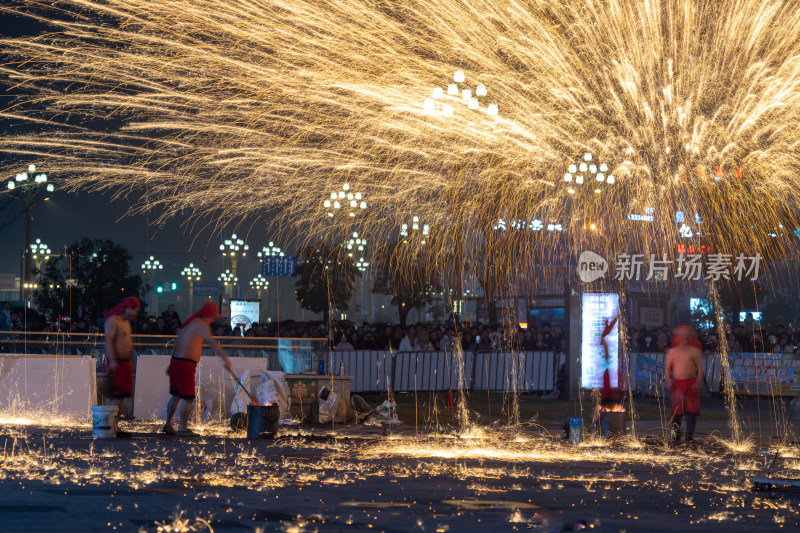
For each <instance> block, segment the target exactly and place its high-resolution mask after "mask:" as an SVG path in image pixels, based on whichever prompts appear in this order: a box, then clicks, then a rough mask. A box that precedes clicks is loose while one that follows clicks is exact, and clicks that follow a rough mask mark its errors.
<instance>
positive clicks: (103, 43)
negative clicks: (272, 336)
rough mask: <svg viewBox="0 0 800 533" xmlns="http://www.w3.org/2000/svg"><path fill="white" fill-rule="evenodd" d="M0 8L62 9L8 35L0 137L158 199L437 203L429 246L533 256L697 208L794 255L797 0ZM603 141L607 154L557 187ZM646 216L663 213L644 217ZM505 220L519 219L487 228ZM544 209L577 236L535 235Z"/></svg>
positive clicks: (711, 226) (303, 213)
mask: <svg viewBox="0 0 800 533" xmlns="http://www.w3.org/2000/svg"><path fill="white" fill-rule="evenodd" d="M0 10H2V11H3V12H5V13H7V14H8V13H15V14H18V15H23V16H29V17H32V18H34V19H38V20H39V21H40V22H43V23H46V24H47V25H48V32H47V33H45V34H43V35H41V36H37V37H35V38H31V37H26V38H19V39H5V40H2V41H0V42H1V43H2V44H1V45H0V46H2V48H3V50H4V52H5V54H6V55H7V57H8V58H10V61H7V62H6V64H5V65H4V66H3V67H2V68H0V72H2V75H3V77H5V78H6V79H7V81H8V85H9V87H10V92H11V93H13V94H16V95H19V98H18V99H17V101H16V102H15V103H14V104H13V105H11V106H9V107H8V108H7V109H5V110H3V111H2V113H1V114H0V117H2V118H4V119H6V120H8V121H10V122H11V123H15V124H27V125H28V126H29V127H26V128H25V129H24V130H20V131H25V133H20V134H17V135H8V136H4V137H3V138H2V139H0V150H2V151H4V152H6V153H7V154H12V155H14V156H25V157H28V158H31V159H34V160H36V162H37V164H39V165H41V166H42V168H45V167H46V168H47V169H48V172H49V173H51V174H52V175H60V176H64V177H65V181H66V184H65V185H66V186H67V187H68V188H72V189H76V190H77V189H89V190H100V191H108V192H110V193H111V194H114V195H117V196H127V197H129V198H135V199H137V200H138V201H139V203H138V205H137V209H140V210H144V209H147V210H155V211H156V212H157V213H158V214H160V215H161V216H162V217H169V216H172V215H174V214H177V213H184V214H189V215H193V216H194V217H195V220H197V221H200V220H203V219H206V218H207V217H209V216H211V217H213V216H215V215H216V216H219V215H222V214H224V215H225V216H224V217H222V220H224V221H229V220H231V218H232V214H235V215H236V216H239V217H242V218H244V217H259V216H260V217H263V219H264V220H266V221H268V223H269V224H271V226H272V230H273V231H279V232H281V234H282V235H283V236H284V238H285V240H290V239H295V240H311V239H317V238H322V239H328V240H329V241H332V242H333V241H334V240H335V239H337V238H339V239H340V238H341V235H342V234H349V232H350V231H352V230H353V229H357V230H358V231H359V232H363V233H365V234H369V235H370V238H371V240H372V241H373V242H382V241H384V240H386V239H393V238H395V237H396V235H395V233H396V228H397V227H398V226H399V225H400V223H402V222H403V221H404V220H408V219H410V218H411V216H412V215H415V214H424V218H425V220H426V223H428V224H430V227H431V229H432V231H431V233H432V235H431V236H430V238H428V239H427V244H426V247H427V250H428V253H433V254H435V255H437V256H439V257H446V256H452V254H457V253H458V254H460V253H465V254H467V255H468V254H470V253H471V252H472V251H474V250H476V249H478V248H480V246H482V245H483V243H484V242H485V241H489V240H496V241H498V242H497V243H494V244H492V247H493V248H492V249H493V250H495V251H496V252H497V253H496V254H495V257H501V258H503V260H504V261H503V262H508V261H516V263H521V264H529V263H530V261H522V259H526V258H527V259H530V258H531V257H533V256H536V255H540V254H542V253H544V252H545V251H547V254H548V256H552V250H553V249H554V245H556V244H561V245H562V246H561V249H563V250H566V251H568V252H570V251H576V250H579V249H582V248H585V247H586V246H593V247H594V248H595V249H602V250H606V251H611V252H613V251H615V250H621V249H630V248H633V247H635V248H636V249H637V250H638V251H639V252H648V251H650V250H652V251H653V252H657V253H660V252H664V251H673V250H674V246H672V245H674V244H675V243H676V242H677V240H678V239H679V235H678V226H677V225H676V221H675V213H676V211H683V212H686V213H690V215H689V216H691V214H692V213H695V212H697V213H700V214H701V215H702V216H703V217H704V221H705V226H704V227H703V235H702V240H703V243H704V244H707V245H709V246H711V247H712V248H714V249H715V250H718V251H728V252H730V253H739V252H755V251H761V252H762V253H770V254H778V255H782V254H783V253H784V252H785V251H786V249H785V248H786V242H787V241H788V237H791V230H792V229H794V228H796V227H797V226H796V220H797V211H796V206H797V205H800V204H799V203H798V200H800V175H799V174H798V173H797V169H798V168H800V149H799V148H800V11H798V10H797V9H796V5H795V3H794V2H788V1H785V0H721V1H714V2H706V1H704V2H697V1H695V0H603V1H596V0H565V1H563V2H552V1H549V0H533V1H525V2H521V1H514V0H475V1H473V2H457V1H454V0H424V1H421V0H405V1H402V2H380V1H379V2H375V1H366V0H347V1H342V0H287V1H285V2H274V1H267V0H252V1H250V2H244V3H231V2H222V1H219V0H192V1H188V0H165V1H162V2H150V1H141V0H103V1H93V0H64V1H61V2H59V3H58V4H57V8H56V7H54V8H53V9H50V10H48V9H46V8H43V7H42V3H40V2H32V1H30V2H28V1H21V0H17V1H11V2H6V5H5V6H3V7H0ZM457 80H463V81H457ZM467 91H468V92H467ZM484 94H485V96H484ZM32 128H33V130H34V132H31V129H32ZM587 153H589V154H593V156H594V159H593V161H597V162H598V164H599V163H600V162H604V163H603V164H607V165H608V168H607V172H606V173H605V174H603V173H599V171H598V170H595V173H593V174H592V175H591V176H590V178H591V180H590V181H593V182H594V181H595V180H597V183H596V184H593V183H585V184H583V185H577V184H576V183H575V182H574V181H569V182H567V181H565V173H567V172H568V169H569V167H570V165H572V164H576V163H580V162H581V161H583V159H584V154H587ZM8 170H9V171H10V172H11V173H12V174H13V169H11V168H10V166H9V169H8ZM612 175H613V176H614V178H615V179H614V182H613V183H609V182H610V181H611V180H609V179H607V178H608V176H612ZM587 176H589V174H587ZM601 176H602V177H603V179H604V181H602V187H600V186H599V184H600V177H601ZM588 179H589V178H587V180H588ZM343 183H348V184H349V185H350V187H351V188H352V189H353V190H358V191H361V192H362V193H363V195H364V199H365V200H366V201H367V202H368V204H369V209H366V210H363V212H358V213H356V214H355V216H354V217H344V216H343V217H338V218H345V219H347V218H351V219H352V220H343V221H341V222H342V224H336V222H337V220H338V218H334V219H333V222H332V221H331V219H330V217H328V216H326V209H325V207H324V205H323V202H324V201H325V200H326V199H327V197H328V195H329V193H330V191H331V190H339V189H340V188H341V187H342V184H343ZM596 185H598V186H596ZM596 191H599V192H596ZM650 209H653V210H654V211H653V220H652V221H650V222H641V221H637V222H631V221H629V220H628V215H642V214H644V213H646V212H650V211H648V210H650ZM234 218H235V217H234ZM500 219H503V220H504V221H505V222H506V224H508V228H509V229H507V230H506V231H505V232H502V234H501V233H499V232H494V233H493V231H492V229H493V228H494V227H495V226H497V225H498V221H499V220H500ZM533 221H536V222H537V224H534V223H533ZM204 223H205V222H204ZM551 223H552V224H553V227H556V226H557V227H559V228H563V231H546V227H545V229H544V230H541V224H544V225H545V226H546V225H548V224H551ZM592 224H594V227H595V228H596V230H595V231H587V230H585V229H584V228H587V227H592ZM343 227H346V228H343ZM531 228H537V229H536V230H533V229H531ZM437 233H438V235H436V234H437ZM770 233H773V234H777V235H784V238H775V237H770V236H769V234H770ZM298 236H302V237H298ZM454 237H457V238H454ZM454 242H463V243H465V244H464V250H463V252H462V251H460V250H454V244H453V243H454ZM656 243H657V244H656ZM494 253H495V252H493V254H494ZM498 254H499V255H498ZM497 275H498V276H501V275H502V273H497Z"/></svg>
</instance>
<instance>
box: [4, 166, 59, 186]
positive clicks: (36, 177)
mask: <svg viewBox="0 0 800 533" xmlns="http://www.w3.org/2000/svg"><path fill="white" fill-rule="evenodd" d="M35 172H36V165H28V172H20V173H18V174H17V175H16V177H15V178H14V179H13V180H9V181H8V184H7V187H8V189H9V190H14V189H16V188H17V186H24V185H29V184H30V181H28V180H29V179H30V178H31V177H33V182H34V183H35V184H42V183H47V174H45V173H44V172H40V173H39V174H35ZM46 189H47V192H53V191H54V190H55V188H54V186H53V184H52V183H47V186H46Z"/></svg>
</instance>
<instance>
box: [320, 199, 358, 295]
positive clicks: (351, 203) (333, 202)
mask: <svg viewBox="0 0 800 533" xmlns="http://www.w3.org/2000/svg"><path fill="white" fill-rule="evenodd" d="M322 206H323V207H324V208H325V209H326V210H327V213H328V217H329V218H334V217H336V216H337V214H338V213H341V214H342V215H344V216H345V218H344V220H343V221H342V226H343V227H342V234H343V236H344V237H345V239H347V236H349V235H350V224H351V223H352V222H351V221H352V220H355V217H356V214H358V213H361V212H364V211H366V209H367V202H366V200H364V197H363V195H362V194H361V193H360V192H354V191H353V190H352V189H351V188H350V184H349V183H344V184H342V189H341V190H340V191H334V192H332V193H331V194H330V197H329V198H326V199H325V200H324V201H323V202H322ZM345 214H346V215H345ZM357 241H360V239H359V238H358V233H356V232H353V237H352V238H350V239H349V240H347V241H346V242H345V243H344V245H345V248H346V249H347V255H348V256H350V257H353V253H352V250H353V248H354V247H355V248H359V247H360V249H361V250H363V246H365V245H366V241H365V242H364V243H363V245H362V244H361V243H360V242H357ZM355 292H356V291H355V287H354V289H353V293H354V298H355Z"/></svg>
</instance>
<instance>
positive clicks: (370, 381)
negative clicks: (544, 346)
mask: <svg viewBox="0 0 800 533" xmlns="http://www.w3.org/2000/svg"><path fill="white" fill-rule="evenodd" d="M330 359H331V365H332V366H331V368H332V369H333V370H334V371H336V370H338V369H339V368H341V365H342V364H344V373H345V374H346V375H349V376H353V382H352V389H351V390H352V392H356V393H357V392H382V391H386V390H387V389H388V388H389V387H391V389H392V390H394V391H397V392H402V391H412V390H418V391H446V390H456V389H458V388H459V386H460V388H463V389H468V390H490V391H513V390H516V391H519V392H531V391H541V392H550V391H553V390H554V389H555V388H556V382H557V378H558V370H559V368H560V367H561V365H563V364H565V363H566V355H564V354H555V353H553V352H463V353H462V354H461V359H460V360H459V358H458V357H456V354H454V353H453V352H397V353H395V354H392V353H391V352H389V351H383V350H377V351H367V350H353V351H334V352H331V353H330ZM459 366H460V368H459ZM459 376H461V377H460V382H459Z"/></svg>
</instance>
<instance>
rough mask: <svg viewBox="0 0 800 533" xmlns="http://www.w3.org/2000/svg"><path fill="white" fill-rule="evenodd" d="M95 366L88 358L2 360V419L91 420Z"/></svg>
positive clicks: (18, 356)
mask: <svg viewBox="0 0 800 533" xmlns="http://www.w3.org/2000/svg"><path fill="white" fill-rule="evenodd" d="M96 397H97V382H96V372H95V362H94V360H93V359H92V358H91V357H89V356H53V355H21V354H4V355H2V356H0V416H2V417H4V418H5V417H8V418H15V417H25V418H31V417H37V418H45V419H48V418H68V419H82V420H86V419H89V418H91V412H92V406H93V405H94V404H95V403H96V401H95V398H96Z"/></svg>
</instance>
